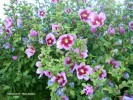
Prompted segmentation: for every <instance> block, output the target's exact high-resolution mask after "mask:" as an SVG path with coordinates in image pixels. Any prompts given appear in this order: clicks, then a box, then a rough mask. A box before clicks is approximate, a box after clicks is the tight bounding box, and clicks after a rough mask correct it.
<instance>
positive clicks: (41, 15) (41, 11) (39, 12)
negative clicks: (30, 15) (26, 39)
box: [38, 9, 46, 18]
mask: <svg viewBox="0 0 133 100" xmlns="http://www.w3.org/2000/svg"><path fill="white" fill-rule="evenodd" d="M38 16H39V17H41V18H44V17H45V16H46V12H45V11H44V10H43V9H39V10H38Z"/></svg>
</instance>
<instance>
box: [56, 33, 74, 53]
mask: <svg viewBox="0 0 133 100" xmlns="http://www.w3.org/2000/svg"><path fill="white" fill-rule="evenodd" d="M73 44H74V37H73V36H72V35H70V34H64V35H62V36H60V37H59V39H58V41H57V48H59V49H63V48H64V49H65V50H69V49H70V48H71V47H72V45H73Z"/></svg>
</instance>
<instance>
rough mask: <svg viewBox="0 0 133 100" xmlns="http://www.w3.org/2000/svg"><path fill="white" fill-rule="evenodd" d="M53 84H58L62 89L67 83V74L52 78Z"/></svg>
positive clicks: (63, 73)
mask: <svg viewBox="0 0 133 100" xmlns="http://www.w3.org/2000/svg"><path fill="white" fill-rule="evenodd" d="M51 81H52V82H58V83H59V85H60V87H63V86H65V85H66V83H67V78H66V74H65V72H61V73H58V74H57V76H54V77H52V78H51Z"/></svg>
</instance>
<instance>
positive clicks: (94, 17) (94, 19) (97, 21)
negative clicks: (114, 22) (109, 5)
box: [88, 12, 106, 28]
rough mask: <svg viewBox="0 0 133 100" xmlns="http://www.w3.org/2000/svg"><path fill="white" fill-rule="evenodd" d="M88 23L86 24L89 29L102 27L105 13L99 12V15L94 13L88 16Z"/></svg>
mask: <svg viewBox="0 0 133 100" xmlns="http://www.w3.org/2000/svg"><path fill="white" fill-rule="evenodd" d="M89 18H90V21H89V22H88V23H89V25H90V26H91V27H95V28H96V27H102V26H103V25H104V21H105V19H106V15H105V13H103V12H101V13H100V14H99V15H98V14H97V13H96V12H92V13H91V14H90V17H89Z"/></svg>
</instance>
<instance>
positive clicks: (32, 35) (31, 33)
mask: <svg viewBox="0 0 133 100" xmlns="http://www.w3.org/2000/svg"><path fill="white" fill-rule="evenodd" d="M28 36H29V37H36V36H38V33H37V31H35V30H30V34H28Z"/></svg>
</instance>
